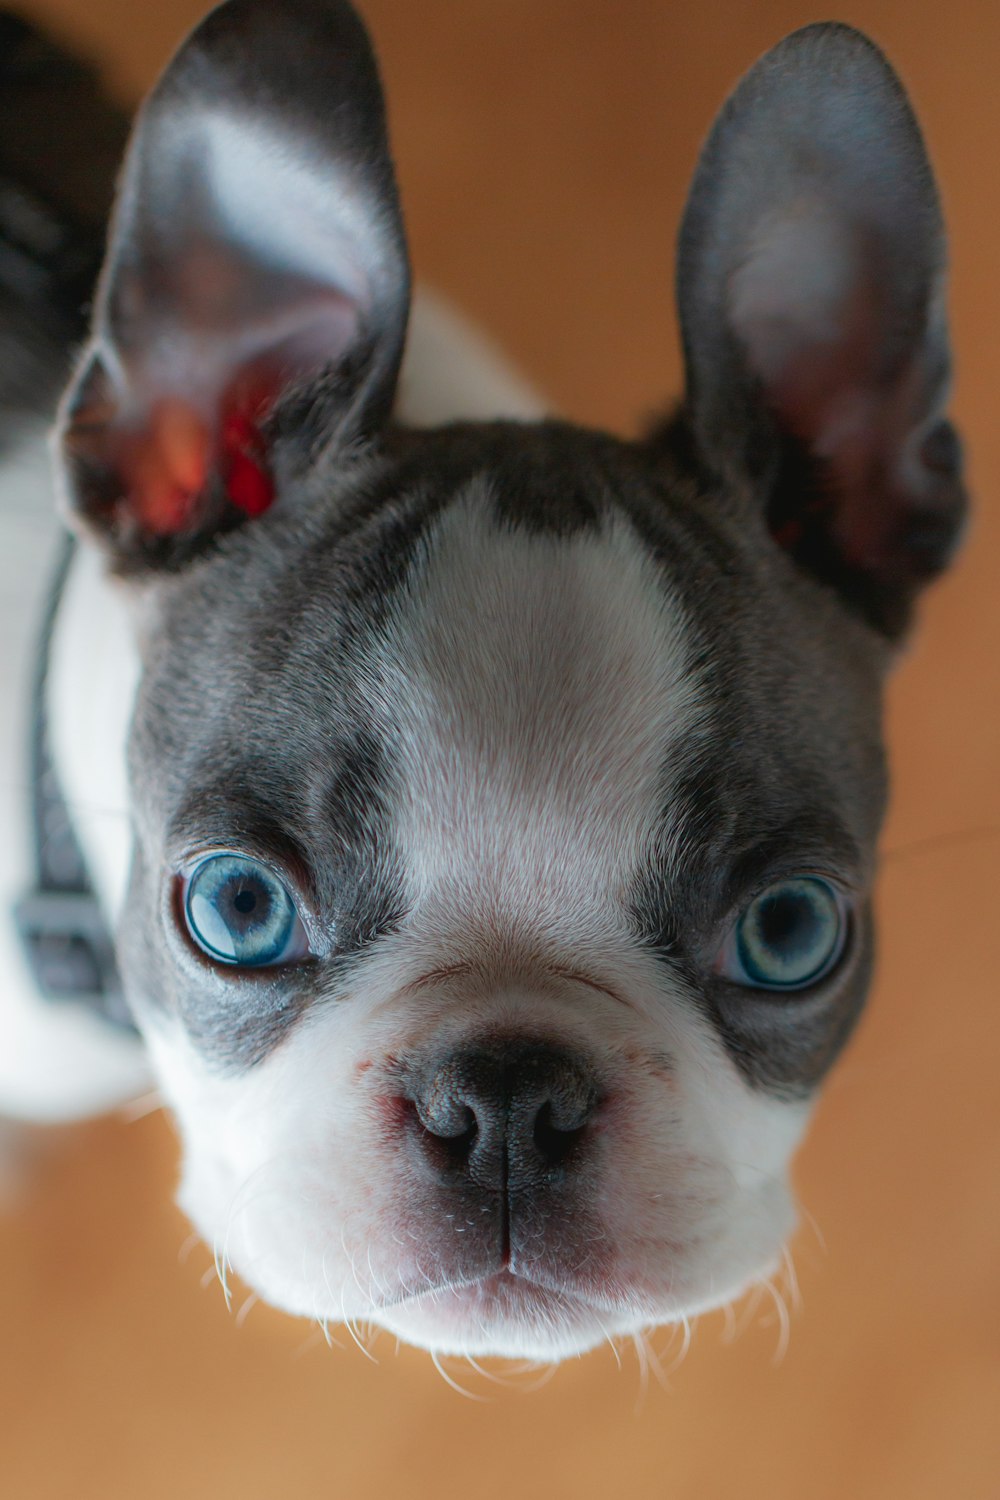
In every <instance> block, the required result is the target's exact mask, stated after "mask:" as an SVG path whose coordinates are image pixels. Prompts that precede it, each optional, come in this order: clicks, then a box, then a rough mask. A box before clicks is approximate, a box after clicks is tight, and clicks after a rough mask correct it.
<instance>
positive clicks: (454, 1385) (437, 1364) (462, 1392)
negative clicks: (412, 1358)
mask: <svg viewBox="0 0 1000 1500" xmlns="http://www.w3.org/2000/svg"><path fill="white" fill-rule="evenodd" d="M430 1354H431V1364H432V1365H433V1366H434V1368H435V1370H437V1372H438V1374H439V1375H440V1376H441V1379H442V1380H443V1381H444V1383H445V1385H447V1386H450V1387H451V1389H452V1390H453V1391H454V1392H455V1394H456V1395H457V1396H464V1397H465V1399H466V1400H467V1401H478V1402H480V1403H481V1404H483V1405H485V1404H487V1402H488V1400H489V1398H488V1397H487V1396H480V1395H479V1394H478V1393H477V1392H476V1391H467V1390H466V1389H465V1387H464V1386H463V1385H459V1383H458V1381H457V1380H454V1379H453V1378H452V1377H451V1376H450V1375H449V1374H448V1371H447V1370H446V1369H445V1368H444V1365H443V1364H442V1363H441V1359H440V1356H439V1355H438V1352H437V1350H436V1349H432V1350H431V1351H430Z"/></svg>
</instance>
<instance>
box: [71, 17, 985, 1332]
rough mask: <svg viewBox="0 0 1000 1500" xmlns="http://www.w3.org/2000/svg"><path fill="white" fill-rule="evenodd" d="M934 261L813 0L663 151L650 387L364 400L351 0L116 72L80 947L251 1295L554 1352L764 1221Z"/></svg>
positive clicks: (944, 545)
mask: <svg viewBox="0 0 1000 1500" xmlns="http://www.w3.org/2000/svg"><path fill="white" fill-rule="evenodd" d="M943 257H944V252H943V238H942V228H941V220H940V215H939V210H938V205H937V200H936V196H935V190H934V185H933V180H932V177H931V174H930V169H929V166H928V163H927V159H926V156H925V154H924V150H923V146H922V143H921V140H920V136H919V133H918V130H917V127H916V124H915V122H914V120H913V117H912V115H911V113H910V110H909V107H908V105H907V102H906V99H905V97H904V95H903V93H902V90H901V88H900V86H899V84H898V82H897V81H896V79H895V78H894V76H893V74H892V73H891V71H890V69H889V68H888V66H887V64H886V62H885V61H884V59H883V58H882V57H881V55H880V54H879V53H878V52H877V50H876V49H875V48H874V47H872V45H871V44H870V43H868V42H867V41H866V40H865V39H864V38H862V37H861V36H859V35H858V34H857V33H856V32H853V31H851V30H848V29H846V28H844V27H839V26H819V27H811V28H808V29H806V30H805V31H802V32H799V33H796V34H795V35H794V36H793V37H791V38H789V39H788V40H787V41H785V42H784V43H782V44H781V45H780V46H779V47H777V48H776V49H775V50H774V51H773V52H771V53H769V54H768V55H767V56H766V57H765V58H764V59H763V60H762V61H761V62H760V63H759V64H758V65H757V66H756V67H755V68H754V69H753V71H752V72H751V73H750V74H749V75H748V77H747V78H746V79H745V80H744V81H743V83H742V84H741V85H740V87H739V88H738V90H737V91H736V93H735V94H734V96H733V97H732V99H731V100H730V101H729V103H728V104H727V106H726V108H725V110H724V111H723V113H722V115H721V117H720V119H719V121H718V123H717V124H716V126H715V128H714V130H713V132H712V135H711V138H710V140H709V142H708V145H707V148H706V150H705V152H704V154H703V156H702V159H701V163H700V165H699V168H698V173H697V177H696V180H695V184H694V188H693V192H692V195H691V199H690V204H689V207H688V210H687V215H686V218H685V221H684V226H683V231H682V235H681V245H680V270H679V298H680V308H681V317H682V326H683V332H684V344H685V352H686V358H687V372H688V386H687V395H686V399H685V402H684V405H683V407H682V408H681V410H680V412H679V414H678V415H677V416H676V417H675V418H674V419H673V420H671V421H670V422H668V423H666V424H665V425H664V426H663V427H662V428H661V429H660V430H658V431H656V432H654V433H653V434H651V435H650V436H649V437H648V438H646V439H644V440H642V441H638V442H625V441H621V440H618V439H616V438H613V437H610V436H607V435H604V434H599V433H595V432H591V431H584V430H579V429H576V428H573V427H570V426H568V425H564V424H559V423H544V424H540V425H537V426H531V425H517V424H515V423H497V424H491V425H463V426H456V427H452V428H443V429H438V430H430V431H421V432H416V431H406V430H403V429H401V428H399V427H398V426H396V425H394V424H393V422H392V418H391V411H392V404H393V395H394V387H395V380H396V375H397V371H398V366H399V360H400V354H401V350H402V348H403V343H404V337H405V332H406V319H407V304H408V270H407V258H406V251H405V245H404V239H403V232H402V228H401V222H400V215H399V209H398V203H397V198H396V192H395V187H394V184H393V175H392V170H391V166H390V160H389V155H388V150H387V145H386V139H385V129H384V119H383V107H382V100H381V94H380V90H379V85H378V81H377V75H376V71H375V66H374V63H373V59H372V56H371V52H370V49H369V46H368V42H367V39H366V37H365V34H364V31H363V29H362V27H361V25H360V23H359V22H358V20H357V18H356V17H355V15H354V13H353V12H352V11H351V9H350V7H349V6H348V5H347V4H346V3H338V0H326V3H322V0H282V3H276V0H233V3H231V4H229V5H226V6H223V7H221V8H220V9H219V10H217V11H216V12H214V13H213V14H212V15H211V16H210V17H209V18H208V19H207V20H206V21H205V23H204V24H203V25H202V26H201V27H200V28H199V29H198V30H197V31H196V32H195V34H194V36H193V37H192V38H191V39H189V40H188V42H187V43H186V44H185V45H184V47H183V48H182V50H181V52H180V53H179V55H178V56H177V58H176V59H175V61H174V62H173V64H172V65H171V67H170V68H169V70H168V71H167V73H166V75H165V77H164V79H163V80H162V82H161V83H160V85H159V86H158V88H157V89H156V91H155V92H154V94H153V95H152V97H151V99H150V100H149V101H148V103H147V104H146V106H145V108H144V110H143V112H142V114H141V116H140V119H139V123H138V126H137V129H136V132H135V135H134V139H133V142H132V146H131V150H130V154H129V157H128V160H127V164H126V168H125V172H124V177H123V181H122V187H121V193H120V199H119V205H118V209H117V214H116V218H115V221H114V226H113V231H112V237H111V248H110V252H109V256H108V261H107V265H106V268H105V272H104V277H103V280H102V284H101V288H100V293H99V296H98V299H97V305H96V312H95V320H94V332H93V338H92V340H91V342H90V344H89V346H88V348H87V350H86V352H85V355H84V358H83V361H82V363H81V366H80V370H79V373H78V376H77V378H76V380H75V382H74V384H73V387H72V389H71V390H70V392H69V394H68V396H67V398H66V402H65V404H64V411H63V421H62V441H63V452H64V456H65V472H66V478H67V489H68V493H69V496H70V501H71V504H72V506H73V509H74V512H75V515H76V517H77V519H78V523H79V524H80V526H81V527H82V528H83V529H84V530H85V531H86V532H87V533H88V534H89V535H90V536H91V537H95V538H97V539H98V540H99V541H100V543H101V544H102V545H103V546H104V547H105V548H106V549H107V550H108V551H109V553H110V556H111V559H112V562H113V566H114V567H115V569H116V570H117V571H118V572H119V573H120V574H121V575H123V577H124V578H125V579H126V580H127V585H128V587H129V589H130V591H131V594H132V597H133V601H134V609H135V618H136V627H137V631H138V634H139V639H140V648H141V653H142V658H143V666H144V674H143V679H142V684H141V688H140V693H139V698H138V703H137V709H136V714H135V720H134V727H133V733H132V742H131V777H132V787H133V798H134V821H135V856H134V868H133V874H132V879H131V889H130V894H129V897H128V901H127V905H126V909H125V911H124V915H123V918H122V924H121V931H120V952H121V960H122V966H123V971H124V975H125V980H126V985H127V990H128V994H129V997H130V1000H131V1004H132V1006H133V1008H134V1010H135V1013H136V1016H137V1018H138V1021H139V1024H140V1025H141V1027H142V1029H143V1031H144V1033H145V1035H146V1036H147V1038H148V1041H149V1044H150V1048H151V1051H152V1054H153V1057H154V1059H155V1063H156V1066H157V1069H158V1071H159V1074H160V1077H161V1080H162V1083H163V1087H164V1090H165V1092H166V1095H167V1097H168V1099H169V1101H170V1103H171V1104H172V1106H173V1108H174V1110H175V1111H176V1114H177V1117H178V1120H179V1122H180V1127H181V1130H182V1134H183V1140H184V1170H183V1187H182V1201H183V1204H184V1206H185V1208H186V1209H187V1211H188V1212H189V1213H190V1215H191V1217H192V1218H193V1219H194V1221H195V1223H196V1224H197V1226H198V1227H199V1229H200V1230H201V1231H202V1232H203V1233H204V1234H205V1235H206V1237H208V1238H209V1239H210V1240H214V1241H215V1242H216V1244H217V1246H218V1249H219V1253H220V1254H222V1255H225V1257H226V1258H227V1259H228V1260H230V1261H231V1262H232V1263H233V1265H234V1266H235V1267H236V1269H237V1270H238V1271H239V1272H240V1273H241V1275H242V1276H243V1277H245V1278H246V1279H247V1280H248V1281H249V1282H251V1283H252V1284H253V1285H254V1287H255V1288H257V1290H258V1291H259V1292H260V1293H261V1294H262V1295H263V1296H264V1297H266V1298H267V1299H268V1300H270V1301H272V1302H274V1303H276V1304H278V1305H280V1306H282V1307H285V1308H288V1309H290V1310H292V1311H294V1312H297V1313H302V1314H306V1315H309V1316H318V1317H320V1318H329V1319H340V1318H354V1317H361V1318H374V1319H375V1320H377V1321H378V1322H380V1323H383V1324H385V1325H387V1326H388V1327H390V1328H392V1329H393V1330H395V1331H396V1332H397V1333H399V1334H400V1335H401V1336H402V1337H404V1338H407V1339H410V1340H412V1341H414V1342H417V1343H422V1344H426V1345H430V1346H433V1347H437V1348H441V1349H445V1350H453V1351H467V1352H473V1353H481V1352H501V1353H511V1354H528V1355H531V1356H538V1357H545V1358H553V1357H558V1356H561V1355H564V1354H567V1353H572V1352H574V1351H577V1350H581V1349H584V1348H586V1347H588V1346H589V1345H591V1344H594V1343H596V1342H598V1341H599V1340H601V1339H602V1338H604V1337H605V1335H606V1334H615V1333H618V1332H622V1331H630V1330H633V1329H635V1328H637V1327H639V1326H642V1325H646V1324H649V1323H653V1322H658V1321H664V1320H670V1319H674V1318H679V1317H682V1316H684V1315H686V1314H689V1313H691V1312H693V1311H697V1310H698V1309H700V1308H704V1307H707V1306H710V1305H713V1304H715V1303H718V1302H720V1301H722V1300H724V1299H727V1298H730V1297H732V1296H733V1295H734V1294H735V1293H737V1292H738V1291H739V1290H740V1289H741V1288H742V1287H744V1286H745V1285H746V1284H747V1283H748V1282H749V1281H751V1280H752V1279H754V1278H756V1277H757V1276H759V1275H761V1274H763V1273H766V1272H767V1271H769V1270H770V1269H771V1268H772V1267H773V1265H774V1263H775V1261H776V1259H777V1257H778V1256H779V1254H780V1248H781V1246H782V1242H783V1240H784V1238H785V1236H786V1235H787V1233H788V1232H789V1229H790V1227H791V1224H792V1220H793V1210H792V1206H791V1200H790V1195H789V1189H788V1185H787V1180H786V1179H787V1169H788V1163H789V1159H790V1156H791V1153H792V1151H793V1149H794V1147H795V1145H796V1143H797V1141H798V1140H799V1138H800V1136H801V1134H802V1131H803V1128H804V1126H805V1124H806V1121H807V1118H808V1115H809V1111H810V1106H811V1104H812V1101H813V1099H814V1098H815V1094H816V1090H817V1088H818V1087H819V1085H820V1083H821V1081H822V1079H823V1078H824V1076H825V1074H826V1072H827V1070H828V1069H829V1067H830V1065H831V1063H832V1062H833V1060H834V1058H835V1057H836V1056H837V1054H838V1052H839V1050H840V1048H841V1047H842V1045H843V1043H844V1041H845V1039H846V1038H847V1036H848V1035H849V1033H850V1031H851V1028H852V1026H853V1024H854V1022H855V1020H856V1018H857V1016H858V1013H859V1010H860V1008H861V1005H862V1003H863V1000H864V997H865V993H866V990H867V987H868V983H869V977H870V970H871V957H872V923H871V911H870V904H869V899H870V891H871V882H872V874H873V859H874V849H875V844H876V838H877V834H878V830H879V824H880V819H881V816H882V811H883V803H884V796H885V776H884V767H883V754H882V746H881V739H880V729H879V719H880V696H881V683H882V679H883V675H884V671H885V669H886V667H887V665H888V663H889V662H890V660H891V657H892V650H893V645H894V643H895V642H896V641H897V640H898V638H899V637H900V636H901V634H902V632H903V630H904V628H905V625H906V622H907V619H908V616H909V613H910V608H911V604H912V602H913V599H914V597H915V595H916V594H917V592H918V590H919V588H920V586H921V585H922V584H923V583H924V582H925V581H926V580H928V579H929V578H930V577H932V576H933V575H934V574H935V573H937V572H938V571H939V570H940V569H941V568H942V567H943V565H944V564H945V562H946V561H947V559H948V556H949V554H950V551H951V549H952V546H953V543H954V540H955V537H956V534H957V531H958V529H959V525H960V521H961V517H962V511H963V498H962V491H961V484H960V479H959V458H958V449H957V443H956V440H955V437H954V433H953V431H952V429H951V428H950V426H949V425H948V424H947V422H946V421H945V420H944V419H943V417H942V405H943V401H944V396H945V385H946V381H947V371H948V353H947V346H946V339H945V332H944V326H943V318H944V314H943V301H942V274H943Z"/></svg>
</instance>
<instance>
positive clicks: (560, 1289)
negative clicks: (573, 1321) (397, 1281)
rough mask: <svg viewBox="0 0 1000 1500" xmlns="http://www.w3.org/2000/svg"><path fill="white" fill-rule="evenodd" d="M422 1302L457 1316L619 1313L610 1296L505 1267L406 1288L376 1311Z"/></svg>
mask: <svg viewBox="0 0 1000 1500" xmlns="http://www.w3.org/2000/svg"><path fill="white" fill-rule="evenodd" d="M425 1300H429V1301H432V1302H433V1304H434V1306H435V1307H436V1308H437V1309H439V1310H443V1309H444V1308H445V1307H446V1306H447V1307H448V1308H450V1310H452V1311H454V1312H459V1313H473V1312H476V1311H482V1310H483V1308H484V1307H491V1308H494V1309H496V1310H501V1309H503V1308H504V1307H505V1306H509V1307H510V1308H511V1309H513V1308H515V1307H516V1308H518V1309H520V1310H521V1311H522V1312H527V1311H530V1310H536V1311H537V1310H539V1309H544V1308H549V1309H556V1308H558V1309H561V1310H562V1311H563V1312H564V1313H565V1312H572V1313H588V1312H589V1313H592V1314H596V1313H599V1314H603V1315H613V1314H616V1313H618V1312H620V1311H621V1300H620V1299H617V1298H614V1297H613V1296H612V1297H608V1298H607V1299H606V1300H605V1299H603V1298H601V1297H598V1296H594V1295H593V1294H592V1293H590V1292H589V1291H583V1290H582V1289H581V1288H579V1287H575V1286H573V1285H572V1284H571V1283H561V1282H558V1281H556V1280H549V1279H548V1278H546V1279H545V1280H536V1279H534V1278H532V1277H529V1276H523V1275H520V1274H518V1273H517V1272H515V1271H513V1270H511V1269H510V1268H509V1267H504V1268H502V1269H500V1270H497V1271H491V1272H487V1273H485V1274H483V1275H480V1276H468V1277H456V1278H443V1279H442V1280H441V1281H439V1282H426V1283H425V1284H423V1285H422V1286H419V1287H413V1288H412V1289H410V1288H407V1289H406V1290H404V1291H402V1292H401V1293H400V1294H399V1295H397V1296H395V1297H389V1298H386V1299H384V1300H380V1301H379V1302H378V1303H377V1306H376V1311H377V1312H388V1311H390V1310H392V1309H396V1308H403V1307H414V1306H416V1305H418V1304H419V1303H421V1302H423V1301H425Z"/></svg>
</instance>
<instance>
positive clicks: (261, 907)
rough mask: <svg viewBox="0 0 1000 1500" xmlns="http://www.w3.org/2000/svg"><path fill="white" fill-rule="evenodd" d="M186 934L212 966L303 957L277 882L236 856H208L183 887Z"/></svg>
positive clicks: (302, 938)
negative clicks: (204, 954)
mask: <svg viewBox="0 0 1000 1500" xmlns="http://www.w3.org/2000/svg"><path fill="white" fill-rule="evenodd" d="M182 905H183V912H184V921H185V923H186V924H187V930H188V932H189V933H190V934H191V936H192V938H193V939H194V941H195V942H196V943H197V945H198V947H199V948H200V949H201V950H202V952H204V953H207V954H208V956H209V958H213V959H215V960H216V962H218V963H224V964H239V965H242V966H243V967H244V968H255V969H260V968H265V967H267V966H269V965H273V964H281V963H289V962H291V961H293V960H294V959H297V958H303V957H305V955H306V954H307V953H308V951H309V944H308V940H307V938H306V934H305V930H304V928H303V926H302V921H301V918H300V917H299V914H298V912H297V911H296V909H295V903H294V901H293V900H292V898H291V896H290V895H289V894H288V891H287V890H286V889H285V887H284V885H283V884H282V882H281V881H280V880H279V879H278V877H277V876H276V875H275V874H274V873H273V872H272V871H271V870H269V869H268V868H267V866H266V865H262V864H261V863H260V862H259V861H258V860H256V859H249V858H248V857H247V856H246V855H242V854H212V855H209V857H208V858H207V859H203V860H202V861H201V863H200V864H199V865H198V866H196V868H195V869H194V870H193V871H192V873H191V874H190V876H189V877H188V878H187V880H186V881H185V883H184V886H183V895H182Z"/></svg>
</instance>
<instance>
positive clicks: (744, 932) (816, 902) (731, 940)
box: [718, 875, 849, 990]
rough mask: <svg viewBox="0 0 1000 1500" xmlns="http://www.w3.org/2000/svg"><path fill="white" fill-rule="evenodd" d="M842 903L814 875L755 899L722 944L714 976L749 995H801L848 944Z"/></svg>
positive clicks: (772, 888)
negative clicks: (758, 992)
mask: <svg viewBox="0 0 1000 1500" xmlns="http://www.w3.org/2000/svg"><path fill="white" fill-rule="evenodd" d="M848 927H849V916H848V908H847V902H846V901H845V899H844V897H843V896H842V895H841V894H840V893H839V892H838V891H836V890H835V889H834V887H833V886H832V885H830V884H828V882H827V881H825V880H821V879H820V878H819V877H818V876H815V875H802V876H798V877H796V878H795V879H794V880H781V881H779V882H778V883H777V884H776V885H771V886H768V888H767V890H765V891H762V892H761V893H760V895H759V896H756V897H755V898H754V900H753V901H751V903H750V905H749V906H748V907H747V908H746V910H745V911H744V912H743V913H742V915H741V916H740V918H739V921H738V922H737V923H736V925H735V926H734V927H733V928H732V930H731V932H730V934H729V936H728V937H727V939H726V943H725V946H724V948H723V952H722V955H721V958H720V962H719V965H718V969H719V972H720V973H722V974H724V975H725V977H726V978H727V979H731V980H733V981H734V982H735V983H736V984H742V985H746V986H748V987H750V988H752V989H767V990H801V989H805V988H806V987H807V986H808V985H810V984H815V983H816V982H817V981H818V980H820V979H822V978H824V977H825V976H826V975H827V974H828V973H829V972H830V970H831V969H832V968H833V967H834V965H835V964H836V962H837V960H838V959H839V958H840V956H841V954H842V953H843V951H844V946H845V944H846V942H847V935H848Z"/></svg>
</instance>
